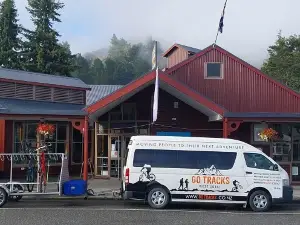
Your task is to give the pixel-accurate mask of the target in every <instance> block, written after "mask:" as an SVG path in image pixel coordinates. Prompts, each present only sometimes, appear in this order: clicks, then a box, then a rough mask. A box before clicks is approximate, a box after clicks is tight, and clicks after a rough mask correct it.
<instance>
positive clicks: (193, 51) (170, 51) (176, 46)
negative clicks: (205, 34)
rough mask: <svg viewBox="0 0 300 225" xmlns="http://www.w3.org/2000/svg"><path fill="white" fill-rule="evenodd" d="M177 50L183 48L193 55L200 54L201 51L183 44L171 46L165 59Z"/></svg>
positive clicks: (165, 54) (164, 55)
mask: <svg viewBox="0 0 300 225" xmlns="http://www.w3.org/2000/svg"><path fill="white" fill-rule="evenodd" d="M177 48H181V49H183V50H184V51H187V52H192V53H198V52H200V51H201V50H200V49H198V48H193V47H190V46H186V45H182V44H177V43H176V44H174V45H173V46H171V47H170V48H169V49H168V50H167V51H166V52H165V53H164V54H163V57H167V56H168V55H170V54H171V53H172V52H173V51H174V50H175V49H177Z"/></svg>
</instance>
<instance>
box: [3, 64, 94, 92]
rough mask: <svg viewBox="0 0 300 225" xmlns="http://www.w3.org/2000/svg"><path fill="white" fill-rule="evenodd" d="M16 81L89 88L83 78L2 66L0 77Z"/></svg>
mask: <svg viewBox="0 0 300 225" xmlns="http://www.w3.org/2000/svg"><path fill="white" fill-rule="evenodd" d="M1 78H3V79H10V80H15V81H25V82H37V83H41V84H54V85H62V86H68V87H77V88H85V89H87V88H89V86H88V85H87V84H86V83H84V82H83V81H82V80H80V79H78V78H74V77H66V76H56V75H50V74H44V73H33V72H28V71H22V70H11V69H6V68H1V67H0V79H1Z"/></svg>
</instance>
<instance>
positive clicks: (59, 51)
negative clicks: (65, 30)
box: [23, 0, 75, 76]
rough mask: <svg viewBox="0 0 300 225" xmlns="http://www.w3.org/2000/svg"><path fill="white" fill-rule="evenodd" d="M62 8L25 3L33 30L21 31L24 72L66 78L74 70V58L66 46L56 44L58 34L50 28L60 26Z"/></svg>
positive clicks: (43, 1)
mask: <svg viewBox="0 0 300 225" xmlns="http://www.w3.org/2000/svg"><path fill="white" fill-rule="evenodd" d="M63 7H64V4H63V3H61V2H60V1H58V0H28V7H26V9H27V10H28V12H29V13H30V15H31V19H32V21H33V24H34V26H35V29H34V30H33V31H31V30H28V29H24V36H25V38H26V41H25V42H24V44H23V47H24V51H23V60H24V69H26V70H29V71H35V72H42V73H49V74H58V75H66V76H69V75H70V74H71V72H72V71H73V70H74V68H75V67H74V65H72V64H71V63H72V62H74V60H73V58H74V56H73V55H72V54H71V51H70V50H69V46H68V44H66V43H62V44H61V43H59V41H58V38H59V37H60V35H59V33H58V32H57V31H56V30H55V29H54V28H53V24H54V23H59V22H61V20H60V18H59V17H60V14H59V10H61V9H62V8H63Z"/></svg>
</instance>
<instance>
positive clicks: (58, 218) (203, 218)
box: [0, 199, 300, 225]
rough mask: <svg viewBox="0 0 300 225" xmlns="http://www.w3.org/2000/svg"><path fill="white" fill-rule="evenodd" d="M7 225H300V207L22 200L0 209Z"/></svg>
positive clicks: (0, 213)
mask: <svg viewBox="0 0 300 225" xmlns="http://www.w3.org/2000/svg"><path fill="white" fill-rule="evenodd" d="M0 218H1V224H5V225H15V224H19V225H40V224H43V225H65V224H70V225H77V224H78V225H94V224H97V225H98V224H105V225H125V224H126V225H132V224H134V225H137V224H138V225H154V224H162V225H179V224H181V225H194V224H197V225H199V224H201V225H211V224H218V225H228V224H230V225H241V224H243V225H252V224H255V225H265V224H270V221H272V225H277V224H278V225H299V221H300V205H297V204H293V205H284V206H275V207H274V208H273V209H272V211H271V212H268V213H254V212H252V211H250V210H245V209H241V208H240V207H232V206H231V207H225V206H215V205H214V206H213V205H185V204H182V205H172V206H170V207H169V208H168V209H165V210H153V209H150V208H149V207H148V206H147V205H145V204H143V203H142V202H126V203H124V202H123V201H112V200H110V201H108V200H99V199H98V200H86V201H85V200H72V201H71V200H45V201H36V200H30V199H26V200H22V201H21V202H18V203H16V202H9V203H8V204H7V206H6V208H3V209H0Z"/></svg>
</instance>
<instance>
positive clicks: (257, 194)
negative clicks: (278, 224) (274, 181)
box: [249, 190, 272, 212]
mask: <svg viewBox="0 0 300 225" xmlns="http://www.w3.org/2000/svg"><path fill="white" fill-rule="evenodd" d="M271 204H272V200H271V196H270V195H269V194H268V193H267V192H265V191H263V190H258V191H254V192H253V193H252V194H251V195H250V198H249V205H250V207H251V209H252V210H253V211H255V212H266V211H268V210H269V209H270V207H271Z"/></svg>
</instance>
